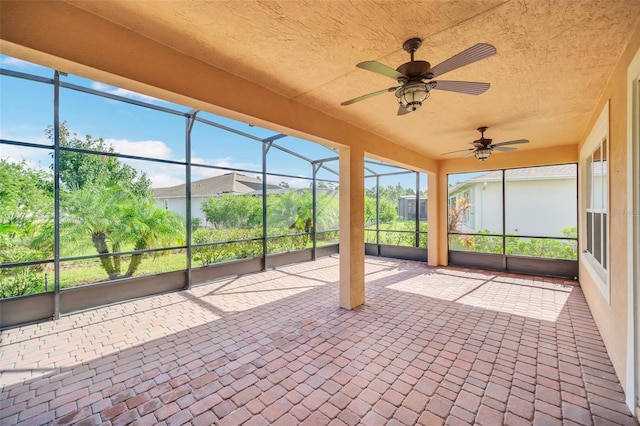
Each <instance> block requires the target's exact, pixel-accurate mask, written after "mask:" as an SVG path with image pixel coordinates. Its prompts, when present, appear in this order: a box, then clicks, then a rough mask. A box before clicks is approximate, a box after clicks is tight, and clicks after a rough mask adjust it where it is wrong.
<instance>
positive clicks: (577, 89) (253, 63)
mask: <svg viewBox="0 0 640 426" xmlns="http://www.w3.org/2000/svg"><path fill="white" fill-rule="evenodd" d="M69 3H71V4H73V5H75V6H77V7H79V8H82V9H85V10H87V11H89V12H91V13H94V14H96V15H99V16H101V17H103V18H105V19H108V20H110V21H113V22H116V23H118V24H121V25H123V26H124V27H127V28H129V29H131V30H133V31H135V32H138V33H140V34H141V35H144V36H145V37H148V38H150V39H153V40H156V41H158V42H161V43H163V44H165V45H167V46H169V47H171V48H173V49H175V50H178V51H180V52H182V53H185V54H188V55H190V56H193V57H195V58H197V59H198V60H200V61H203V62H206V63H209V64H212V65H214V66H216V67H218V68H220V69H223V70H225V71H227V72H229V73H232V74H235V75H238V76H240V77H243V78H245V79H247V80H250V81H252V82H255V83H257V84H259V85H261V86H263V87H266V88H268V89H270V90H272V91H274V92H277V93H279V94H281V95H283V96H286V97H288V98H290V99H292V100H294V101H295V102H299V103H302V104H305V105H308V106H311V107H313V108H315V109H318V110H321V111H323V112H325V113H326V114H329V115H332V116H334V117H337V118H339V119H341V120H344V121H346V122H349V123H352V124H354V125H356V126H358V127H361V128H364V129H367V130H370V131H372V132H374V133H376V134H378V135H380V136H383V137H385V138H388V139H391V140H394V141H397V142H398V143H400V144H402V145H405V146H407V147H410V148H412V149H414V150H416V151H418V152H422V153H425V154H427V155H429V156H433V157H434V158H437V159H440V158H449V157H450V156H447V157H442V156H440V154H441V153H442V152H446V151H451V150H455V149H463V148H467V147H468V146H469V145H468V142H471V141H472V140H474V139H477V136H479V134H478V133H477V131H476V130H475V129H476V128H477V127H479V126H489V127H490V128H489V130H488V132H487V137H491V138H493V140H494V142H501V141H505V140H511V139H520V138H527V139H529V140H530V141H531V143H530V144H528V145H520V146H518V148H519V149H520V150H527V149H538V148H543V147H549V146H556V145H567V144H576V143H578V141H579V139H580V138H581V137H582V136H583V132H584V130H585V128H586V126H587V123H588V120H589V119H590V118H591V115H592V114H593V111H594V108H595V106H596V105H595V104H596V102H597V100H598V98H599V96H600V95H601V92H602V89H603V87H604V85H605V84H606V82H607V80H608V78H609V77H610V75H611V72H612V70H613V68H614V66H615V64H616V62H617V60H618V58H619V56H620V54H621V53H622V51H623V49H624V47H625V45H626V44H627V42H628V41H629V37H630V36H631V33H632V31H633V29H634V28H635V25H636V24H637V21H638V18H639V17H640V1H638V0H609V1H606V2H603V1H596V0H565V1H545V0H530V1H524V0H522V1H516V0H511V1H503V0H473V1H471V0H468V1H445V0H441V1H428V2H416V1H380V2H373V1H317V0H310V1H299V0H279V1H260V2H258V1H250V0H244V1H237V0H233V1H226V2H225V1H213V2H212V1H190V2H178V1H164V2H157V1H153V2H151V1H146V2H144V1H143V2H131V1H118V2H114V1H109V2H102V1H69ZM411 37H420V38H422V39H423V40H424V41H423V46H422V48H421V49H420V50H418V52H417V53H416V59H419V60H427V61H429V62H430V63H431V64H432V66H433V65H436V64H438V63H440V62H442V61H443V60H445V59H447V58H449V57H451V56H452V55H454V54H456V53H458V52H460V51H462V50H464V49H466V48H468V47H470V46H472V45H474V44H476V43H479V42H484V43H490V44H492V45H494V46H495V47H496V48H497V51H498V53H497V55H495V56H492V57H490V58H488V59H485V60H482V61H480V62H477V63H474V64H471V65H469V66H466V67H464V68H460V69H458V70H454V71H452V72H450V73H447V74H445V75H444V76H442V77H441V79H443V80H469V81H484V82H488V83H491V88H490V89H489V90H488V91H487V92H486V93H484V94H482V95H479V96H470V95H463V94H458V93H452V92H444V91H435V92H433V94H432V95H431V97H430V98H429V99H428V100H427V101H426V102H425V104H424V105H423V107H422V108H421V109H420V110H418V111H416V112H413V113H411V114H408V115H405V116H396V111H397V109H398V105H397V102H396V100H395V96H394V95H393V94H391V93H387V94H384V95H381V96H378V97H375V98H371V99H369V100H366V101H363V102H360V103H357V104H354V105H350V106H346V107H344V106H340V103H341V102H342V101H344V100H347V99H351V98H353V97H356V96H359V95H362V94H366V93H369V92H373V91H376V90H380V89H384V88H387V87H390V86H394V85H395V82H394V81H393V80H391V79H389V78H387V77H384V76H381V75H378V74H375V73H372V72H369V71H365V70H361V69H358V68H356V67H355V64H356V63H358V62H361V61H365V60H376V61H379V62H382V63H384V64H386V65H389V66H391V67H392V68H396V67H398V66H399V65H400V64H402V63H404V62H407V61H408V60H409V56H408V54H407V53H406V52H404V51H403V50H402V43H403V42H404V40H406V39H408V38H411ZM185 78H188V76H185ZM497 155H505V154H497ZM506 155H508V154H506Z"/></svg>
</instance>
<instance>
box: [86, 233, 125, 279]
mask: <svg viewBox="0 0 640 426" xmlns="http://www.w3.org/2000/svg"><path fill="white" fill-rule="evenodd" d="M91 241H93V246H94V247H95V248H96V250H97V251H98V254H109V248H108V247H107V237H106V235H105V234H104V232H94V233H92V234H91ZM100 264H101V265H102V268H103V269H104V270H105V271H106V273H107V275H108V276H109V279H110V280H114V279H116V278H118V275H119V274H118V272H117V271H115V269H114V267H113V264H112V263H111V258H110V257H109V256H101V257H100Z"/></svg>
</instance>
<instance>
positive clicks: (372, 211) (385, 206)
mask: <svg viewBox="0 0 640 426" xmlns="http://www.w3.org/2000/svg"><path fill="white" fill-rule="evenodd" d="M397 205H398V202H397V200H396V203H395V204H392V203H391V202H389V201H388V200H385V199H382V198H380V223H391V222H394V221H395V220H396V219H397V218H398V209H397V207H396V206H397ZM364 220H365V223H367V224H375V223H376V199H375V194H374V196H373V197H370V196H368V195H367V196H365V199H364Z"/></svg>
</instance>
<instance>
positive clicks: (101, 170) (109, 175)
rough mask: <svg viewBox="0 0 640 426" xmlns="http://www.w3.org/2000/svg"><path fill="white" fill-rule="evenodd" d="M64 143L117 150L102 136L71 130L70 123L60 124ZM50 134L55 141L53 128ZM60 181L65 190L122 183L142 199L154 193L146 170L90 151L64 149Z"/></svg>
mask: <svg viewBox="0 0 640 426" xmlns="http://www.w3.org/2000/svg"><path fill="white" fill-rule="evenodd" d="M59 130H60V146H61V147H63V148H74V149H82V150H88V151H97V152H101V153H106V154H113V153H115V150H114V148H113V146H112V145H108V144H107V143H106V142H105V141H104V139H102V138H94V137H92V136H91V135H85V137H84V138H80V137H79V136H78V135H77V134H76V133H71V132H70V131H69V128H68V127H67V123H66V122H64V123H62V124H60V127H59ZM46 133H47V136H48V137H49V139H50V140H52V141H53V127H52V126H49V127H48V128H47V130H46ZM60 182H61V183H62V184H63V186H64V189H66V190H74V189H83V188H84V187H86V186H96V185H100V186H105V187H111V186H121V187H123V188H126V189H127V190H128V191H130V192H131V193H132V194H134V195H135V196H136V197H138V198H144V197H146V196H147V195H149V193H150V188H151V181H150V180H149V178H148V177H147V175H146V173H144V172H138V171H137V170H136V169H135V168H133V167H131V166H129V165H126V164H122V162H121V161H120V160H119V159H118V158H117V157H113V156H111V155H100V154H89V153H84V152H75V151H67V150H64V149H63V150H62V151H61V153H60Z"/></svg>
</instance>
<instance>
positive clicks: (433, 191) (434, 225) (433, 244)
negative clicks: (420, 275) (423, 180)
mask: <svg viewBox="0 0 640 426" xmlns="http://www.w3.org/2000/svg"><path fill="white" fill-rule="evenodd" d="M427 176H428V177H427V187H428V188H429V192H428V194H429V199H428V200H427V217H428V218H429V219H428V221H429V235H428V238H429V240H428V244H427V246H428V248H429V251H428V256H429V258H428V259H427V263H428V264H429V266H438V265H441V264H442V262H441V252H440V245H441V243H442V239H441V238H440V236H441V232H440V230H441V228H442V226H443V225H442V222H441V216H442V215H441V212H442V208H441V203H442V202H443V201H444V203H445V204H446V203H447V198H446V195H445V196H444V198H443V197H441V196H440V191H438V187H439V186H440V185H439V182H438V181H439V180H440V175H439V174H436V173H429V174H428V175H427ZM444 226H446V225H444ZM445 234H446V232H445ZM445 243H446V240H445ZM445 251H446V249H445Z"/></svg>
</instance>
